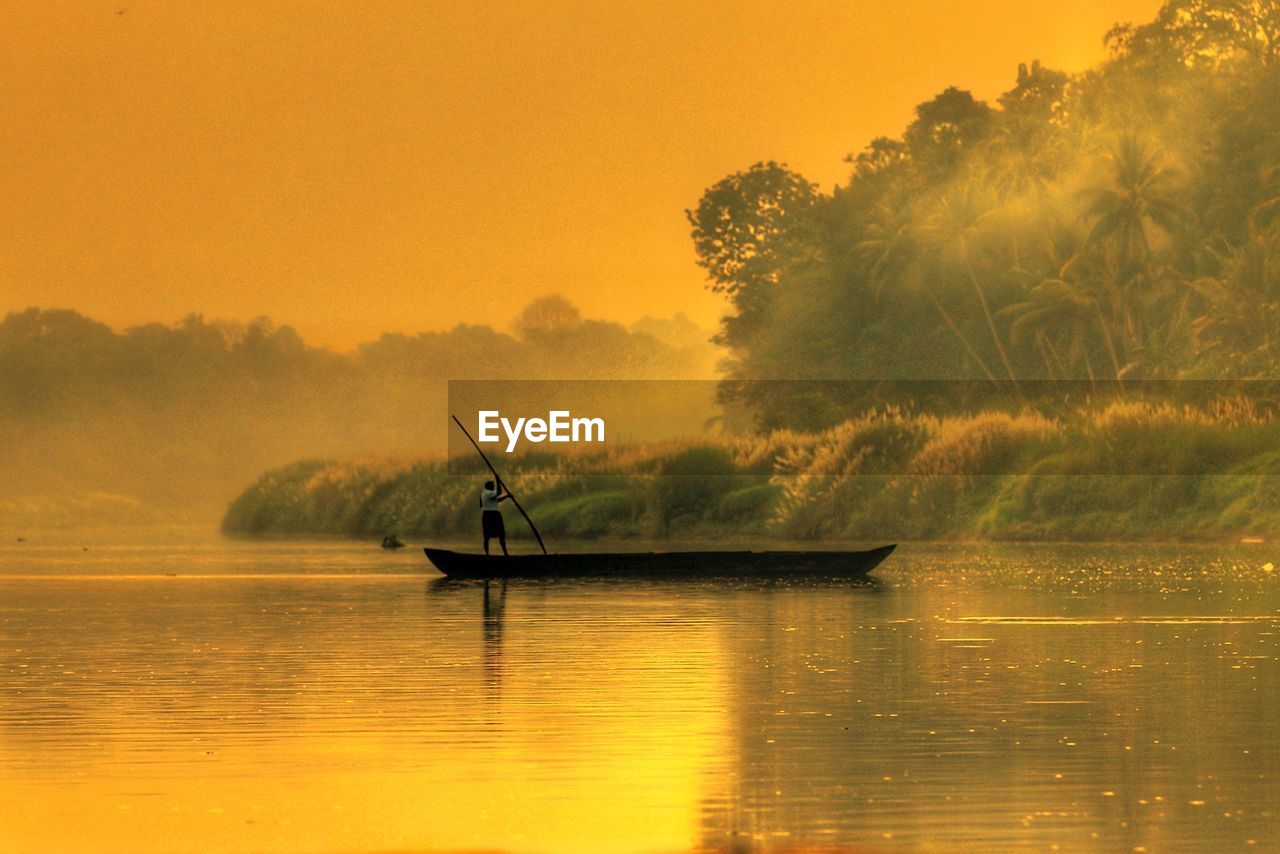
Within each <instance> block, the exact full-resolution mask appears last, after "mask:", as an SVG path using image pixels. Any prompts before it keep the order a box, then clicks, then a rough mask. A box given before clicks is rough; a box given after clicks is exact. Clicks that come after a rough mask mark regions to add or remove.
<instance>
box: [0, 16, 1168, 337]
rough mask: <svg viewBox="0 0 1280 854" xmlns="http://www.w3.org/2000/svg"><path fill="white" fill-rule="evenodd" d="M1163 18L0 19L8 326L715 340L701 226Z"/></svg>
mask: <svg viewBox="0 0 1280 854" xmlns="http://www.w3.org/2000/svg"><path fill="white" fill-rule="evenodd" d="M1158 6H1159V3H1158V2H1157V0H1077V2H1071V3H1067V2H1061V0H1059V2H1053V3H1037V2H1026V0H1022V2H1016V0H969V2H964V3H960V2H954V1H953V0H952V1H951V2H942V0H918V2H909V0H903V2H886V0H881V2H862V0H852V2H844V3H840V2H829V1H828V2H815V1H814V0H800V1H799V2H796V0H792V2H786V3H781V2H776V3H763V2H756V0H723V2H722V0H715V2H709V0H683V2H627V3H622V2H616V3H611V2H604V0H581V2H579V0H573V2H537V3H533V2H524V0H507V2H488V0H486V2H480V1H479V0H472V1H471V2H462V0H450V2H420V0H405V1H404V2H397V3H392V2H352V3H342V4H338V3H318V2H308V3H297V2H286V0H203V1H202V2H199V3H196V2H177V3H174V2H163V3H162V2H157V0H114V1H113V2H110V3H104V2H97V0H19V2H17V3H16V4H15V3H12V2H11V3H6V4H5V8H4V21H5V23H4V27H3V28H2V29H0V91H3V92H4V95H5V97H4V107H3V108H4V112H5V117H4V128H5V132H4V133H3V134H0V188H2V189H0V234H2V235H3V237H2V238H0V313H3V312H7V311H10V310H15V309H21V308H25V307H27V306H30V305H39V306H42V307H66V308H75V309H78V310H80V311H82V312H85V313H87V314H89V315H91V316H93V317H95V318H98V319H100V320H104V321H106V322H108V323H110V324H112V325H114V326H125V325H131V324H137V323H143V322H148V321H153V320H160V321H166V322H171V321H174V320H177V319H178V318H180V317H181V316H183V315H185V314H188V313H190V312H201V313H203V314H205V315H206V316H207V317H221V318H235V319H248V318H251V317H254V316H257V315H263V314H265V315H270V316H271V317H273V318H274V319H276V320H277V321H278V322H283V323H289V324H291V325H293V326H295V327H296V328H297V329H298V330H299V331H300V332H301V333H302V334H303V336H304V337H305V338H306V339H307V340H308V341H312V342H315V343H323V344H329V345H332V346H336V347H340V348H345V347H349V346H351V345H352V344H354V343H356V342H358V341H361V340H367V339H370V338H373V337H376V336H377V334H378V333H380V332H382V331H403V332H417V331H422V330H427V329H443V328H447V327H449V326H452V325H453V324H455V323H458V322H463V321H466V322H480V323H490V324H493V325H496V326H499V327H506V326H507V325H508V323H509V322H510V320H511V318H512V317H513V316H514V315H515V314H516V312H517V311H518V310H519V308H520V307H521V306H522V305H523V304H524V303H525V302H527V301H528V300H529V299H531V298H532V297H535V296H539V295H542V294H547V293H554V292H558V293H563V294H564V295H565V296H567V297H568V298H569V299H571V300H572V301H573V302H575V303H577V304H578V305H579V306H580V307H581V309H582V310H583V313H584V314H586V315H588V316H598V317H609V318H613V319H618V320H622V321H627V322H629V321H632V320H635V319H636V318H638V317H641V316H643V315H645V314H657V315H669V314H672V313H674V312H676V311H685V312H686V313H688V314H689V315H690V316H692V317H693V318H694V319H695V320H698V321H700V322H702V323H704V324H706V325H708V326H710V325H711V324H713V323H714V320H715V318H716V317H717V316H718V313H719V311H720V308H721V301H720V299H719V298H718V297H714V296H712V295H710V294H708V293H706V292H705V291H704V290H703V289H702V284H701V283H702V276H701V273H700V271H699V270H698V269H697V268H696V267H695V266H694V263H693V252H692V249H691V246H690V241H689V239H688V226H687V224H686V223H685V220H684V216H683V210H684V209H685V208H688V207H692V206H693V205H694V204H696V202H697V199H698V196H699V195H700V193H701V191H702V190H703V189H704V188H705V187H707V186H708V185H710V184H712V183H714V182H715V181H717V180H718V179H719V178H721V177H723V176H724V175H725V174H727V173H729V172H732V171H734V170H737V169H740V168H744V167H746V166H749V165H750V164H751V163H753V162H755V161H758V160H766V159H775V160H781V161H784V162H787V163H789V164H790V165H791V166H792V167H794V168H797V169H799V170H800V171H802V172H803V173H804V174H806V175H807V176H808V177H809V178H810V179H812V180H815V181H818V182H819V183H821V184H822V186H823V188H824V189H829V188H830V186H831V185H832V184H833V183H835V182H836V181H839V180H841V179H842V178H843V176H844V174H845V168H846V167H845V164H843V163H842V162H841V158H842V157H843V156H844V155H845V154H846V153H847V152H849V151H851V150H857V149H860V148H861V147H862V146H863V145H864V144H865V143H866V141H867V140H869V139H870V138H871V137H873V136H876V135H880V134H889V135H897V134H898V133H899V132H900V131H901V129H902V127H903V126H904V125H905V123H906V122H907V121H908V120H909V118H910V115H911V109H912V107H913V106H914V105H915V104H917V103H919V102H920V101H922V100H925V99H927V98H929V97H930V96H932V95H934V94H936V93H937V92H938V91H940V90H941V89H943V88H945V87H946V86H948V85H957V86H961V87H964V88H970V89H972V90H973V91H974V92H975V93H976V94H977V95H978V96H980V97H985V98H993V97H994V96H996V95H997V94H999V93H1000V92H1001V91H1003V90H1004V89H1007V88H1009V87H1010V86H1011V85H1012V82H1013V80H1014V76H1015V70H1016V66H1017V63H1018V62H1020V61H1029V60H1031V59H1034V58H1039V59H1040V60H1041V61H1042V62H1043V63H1044V64H1046V65H1050V66H1054V67H1059V68H1066V69H1068V70H1078V69H1080V68H1083V67H1085V66H1087V65H1089V64H1092V63H1093V62H1096V61H1097V60H1099V59H1101V58H1102V57H1103V48H1102V44H1101V40H1102V34H1103V33H1104V32H1105V31H1106V29H1107V28H1108V27H1109V26H1110V25H1111V24H1112V23H1113V22H1115V21H1116V20H1146V19H1149V18H1150V17H1152V16H1153V15H1154V13H1155V11H1156V9H1157V8H1158Z"/></svg>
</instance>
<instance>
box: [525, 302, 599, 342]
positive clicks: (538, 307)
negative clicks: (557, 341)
mask: <svg viewBox="0 0 1280 854" xmlns="http://www.w3.org/2000/svg"><path fill="white" fill-rule="evenodd" d="M581 323H582V314H581V312H579V311H578V309H577V308H576V307H575V306H574V305H573V304H572V303H571V302H569V301H568V300H567V299H565V298H564V297H562V296H560V295H559V294H552V295H551V296H545V297H539V298H538V299H535V300H534V301H533V302H531V303H529V304H528V305H527V306H525V308H524V311H522V312H520V316H519V317H517V318H516V320H515V323H514V324H513V325H514V326H515V330H516V334H517V335H519V336H520V337H521V338H523V339H525V340H527V341H531V340H535V339H546V338H549V337H553V336H556V335H562V334H564V333H565V332H566V331H568V330H571V329H573V328H575V327H577V326H579V325H580V324H581Z"/></svg>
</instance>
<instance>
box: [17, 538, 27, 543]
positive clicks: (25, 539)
mask: <svg viewBox="0 0 1280 854" xmlns="http://www.w3.org/2000/svg"><path fill="white" fill-rule="evenodd" d="M26 541H27V538H26V537H18V542H20V543H25V542H26Z"/></svg>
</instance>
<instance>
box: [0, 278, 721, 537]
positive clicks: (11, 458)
mask: <svg viewBox="0 0 1280 854" xmlns="http://www.w3.org/2000/svg"><path fill="white" fill-rule="evenodd" d="M500 320H501V321H502V322H503V323H505V322H507V320H508V319H507V318H501V319H500ZM513 327H514V329H513V332H512V333H506V332H501V331H497V330H495V329H494V328H492V327H490V326H479V325H477V326H458V327H457V328H455V329H453V330H452V331H449V332H428V333H423V334H421V335H418V336H406V335H384V336H383V337H381V338H380V339H379V340H377V341H373V342H369V343H367V344H364V345H362V346H361V347H359V348H358V349H357V350H356V351H355V352H353V353H349V354H339V353H335V352H332V351H329V350H325V349H322V348H316V347H310V346H307V345H306V344H305V343H304V342H303V341H302V339H301V338H299V336H298V335H297V333H295V332H294V331H293V330H292V329H291V328H289V327H288V326H276V325H275V324H273V323H272V322H271V321H269V320H266V319H265V318H260V319H258V320H256V321H254V322H252V323H250V324H248V325H238V324H232V323H226V322H220V321H206V320H204V319H203V318H201V317H199V316H191V317H188V318H186V319H184V320H183V321H181V322H179V323H177V324H175V325H172V326H167V325H163V324H159V323H156V324H150V325H147V326H141V327H136V328H132V329H128V330H124V331H120V332H117V331H115V330H112V329H110V328H108V327H107V326H104V325H102V324H100V323H97V322H96V321H94V320H91V319H90V318H87V317H84V316H82V315H80V314H77V313H76V312H73V311H41V310H38V309H31V310H28V311H25V312H19V313H13V314H10V315H8V316H7V317H5V318H4V320H3V321H0V529H6V528H10V527H16V528H18V529H19V532H21V529H23V528H27V527H37V526H38V527H50V526H52V527H66V526H78V525H85V524H131V525H137V524H154V523H157V522H161V523H170V524H171V523H174V522H192V521H198V522H206V523H207V522H213V521H216V520H217V519H218V518H220V516H221V514H222V513H223V511H224V510H225V509H226V506H227V504H228V503H229V502H230V501H231V499H232V498H234V497H235V496H236V494H237V493H239V492H240V491H241V490H243V489H244V488H245V487H246V486H248V485H249V484H250V483H252V482H253V480H254V479H255V478H256V477H257V476H258V475H260V474H261V473H262V472H263V471H265V470H267V469H270V468H274V467H278V466H281V465H284V464H286V463H291V462H294V461H296V460H299V459H315V458H322V459H334V458H339V459H350V458H353V457H363V456H370V455H377V456H381V457H399V458H420V457H423V456H431V455H435V456H443V454H444V452H445V449H446V430H447V429H449V421H448V412H447V403H446V401H447V380H449V379H459V378H468V377H470V378H490V379H497V378H504V379H510V378H525V379H538V378H548V377H565V376H572V377H577V378H583V379H590V378H611V379H625V378H666V379H675V378H681V377H687V378H694V377H701V378H708V377H710V376H712V364H713V362H714V359H715V356H714V348H713V347H712V345H711V344H710V343H709V342H708V338H709V337H710V333H709V332H706V331H704V330H701V329H699V328H698V327H697V326H695V325H694V324H693V323H692V322H690V321H689V320H688V319H687V318H684V317H683V316H677V317H675V318H669V319H658V318H645V319H644V320H642V321H640V322H638V323H636V324H635V325H634V326H633V327H631V328H628V327H624V326H622V325H620V324H616V323H610V322H605V321H599V320H591V319H584V318H583V317H581V316H580V315H579V314H578V312H577V310H576V309H575V308H574V307H573V306H572V305H569V304H568V303H567V302H566V301H564V300H563V299H559V298H554V297H548V298H543V299H540V300H534V301H533V302H532V303H530V304H529V305H528V306H527V307H526V308H525V309H524V310H523V311H522V312H521V313H520V314H519V315H518V316H517V317H516V318H515V321H514V324H513ZM544 405H545V404H544ZM701 421H702V419H701V418H694V419H693V423H701Z"/></svg>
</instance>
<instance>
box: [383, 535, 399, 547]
mask: <svg viewBox="0 0 1280 854" xmlns="http://www.w3.org/2000/svg"><path fill="white" fill-rule="evenodd" d="M382 547H383V548H384V549H402V548H404V543H402V542H400V540H398V539H396V535H395V534H387V535H386V536H385V537H383V538H382Z"/></svg>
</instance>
